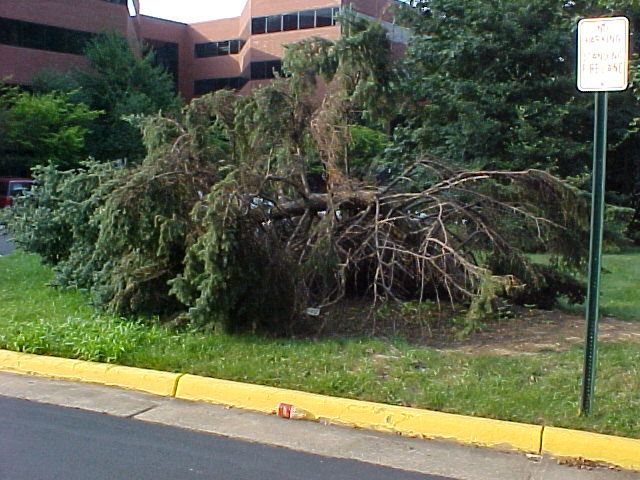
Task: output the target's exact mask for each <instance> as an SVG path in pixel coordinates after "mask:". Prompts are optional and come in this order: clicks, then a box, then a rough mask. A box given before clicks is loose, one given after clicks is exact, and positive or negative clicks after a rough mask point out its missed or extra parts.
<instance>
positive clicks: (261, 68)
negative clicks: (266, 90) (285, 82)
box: [251, 60, 282, 80]
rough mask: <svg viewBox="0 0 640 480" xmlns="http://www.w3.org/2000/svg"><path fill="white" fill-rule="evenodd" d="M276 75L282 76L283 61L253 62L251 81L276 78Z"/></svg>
mask: <svg viewBox="0 0 640 480" xmlns="http://www.w3.org/2000/svg"><path fill="white" fill-rule="evenodd" d="M275 74H282V60H267V61H264V62H251V80H264V79H269V78H274V77H275Z"/></svg>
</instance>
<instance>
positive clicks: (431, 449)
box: [0, 351, 640, 480]
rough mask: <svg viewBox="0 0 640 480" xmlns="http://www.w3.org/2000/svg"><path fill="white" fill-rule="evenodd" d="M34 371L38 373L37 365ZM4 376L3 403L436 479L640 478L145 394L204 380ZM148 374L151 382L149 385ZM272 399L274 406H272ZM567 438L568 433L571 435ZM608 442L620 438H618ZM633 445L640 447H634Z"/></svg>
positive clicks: (1, 360)
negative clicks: (52, 407)
mask: <svg viewBox="0 0 640 480" xmlns="http://www.w3.org/2000/svg"><path fill="white" fill-rule="evenodd" d="M16 356H17V358H19V359H22V363H21V365H22V367H21V368H23V369H24V370H25V371H29V370H31V371H33V368H29V366H28V363H29V361H32V362H35V363H43V362H47V363H49V362H51V363H53V364H56V365H57V366H56V368H57V369H58V370H59V371H61V365H65V366H68V367H71V366H73V367H74V368H72V370H75V372H76V373H75V375H76V376H77V377H78V378H77V379H76V380H78V379H80V377H83V376H85V377H87V372H88V371H90V370H91V369H92V368H102V369H103V370H104V371H110V372H111V373H110V375H116V376H117V377H118V378H121V379H123V380H124V381H125V383H126V381H132V382H137V381H138V380H139V382H140V383H139V385H140V387H141V388H136V390H130V389H122V388H116V387H113V386H106V385H104V384H108V383H113V382H109V381H100V382H99V383H103V385H98V384H93V383H84V382H77V381H67V380H58V379H51V378H43V377H41V376H32V375H25V374H24V372H22V373H8V371H10V370H12V369H13V370H14V372H15V370H16V368H15V366H14V367H13V368H12V367H10V366H8V364H9V360H8V359H10V358H16ZM69 362H73V363H69ZM31 367H33V364H32V365H31ZM83 368H84V369H85V370H84V373H83V371H82V369H83ZM0 370H5V372H3V373H0V395H4V396H9V397H15V398H23V399H27V400H32V401H37V402H43V403H51V404H56V405H60V406H66V407H73V408H81V409H85V410H91V411H97V412H103V413H106V414H110V415H116V416H120V417H131V418H135V419H136V420H140V421H147V422H155V423H161V424H166V425H172V426H176V427H180V428H188V429H194V430H199V431H204V432H209V433H214V434H218V435H225V436H230V437H233V438H238V439H244V440H248V441H252V442H260V443H266V444H270V445H276V446H280V447H284V448H290V449H294V450H299V451H304V452H308V453H314V454H319V455H324V456H330V457H337V458H350V459H356V460H361V461H364V462H369V463H374V464H379V465H385V466H389V467H394V468H401V469H405V470H411V471H416V472H422V473H429V474H432V475H441V476H445V477H451V478H456V479H469V480H482V479H487V480H488V479H492V480H493V479H515V480H519V479H522V480H525V479H527V480H531V479H540V480H543V479H545V480H546V479H563V480H564V479H567V480H573V479H576V480H577V479H584V480H590V479H594V480H599V479H608V480H618V479H620V480H627V479H640V473H638V472H631V471H618V470H613V469H609V468H606V467H602V466H599V467H597V466H595V465H593V464H590V463H588V462H587V463H584V462H583V463H582V464H581V468H578V467H576V466H567V465H566V464H567V463H569V464H570V465H576V464H580V463H581V462H576V461H575V460H569V461H564V462H563V464H559V462H558V461H557V460H556V459H554V458H552V456H551V455H549V454H547V453H543V455H538V454H535V453H533V454H532V453H529V454H527V453H525V451H522V449H520V450H521V451H518V452H513V451H512V452H504V451H501V448H492V449H489V448H477V447H474V446H463V445H460V444H459V443H458V442H452V441H442V440H424V439H419V438H405V437H401V436H397V435H390V434H388V433H382V432H375V431H369V430H362V429H354V428H344V427H339V426H336V425H334V423H335V422H334V421H331V420H328V419H327V418H326V417H325V418H322V419H321V420H320V421H316V422H311V421H297V420H286V419H282V418H279V417H277V416H276V415H265V414H264V413H255V412H251V411H248V410H245V409H239V408H230V407H229V405H228V404H227V406H224V405H214V404H211V403H208V402H203V401H188V400H184V399H181V398H175V397H179V396H180V395H181V394H180V390H179V388H178V389H177V391H170V392H168V393H163V392H154V393H155V394H150V393H144V392H141V391H140V390H146V391H149V390H152V389H155V388H156V387H157V386H158V384H157V382H156V383H154V381H151V380H150V379H152V378H154V373H158V374H160V375H161V376H162V378H166V377H167V376H176V377H178V378H182V379H183V380H184V379H187V380H188V379H189V378H188V377H193V378H192V379H191V381H193V380H194V379H199V378H200V377H194V376H184V375H180V374H167V373H162V372H151V371H148V370H140V369H130V368H127V367H117V366H112V365H110V366H104V365H102V364H91V363H89V362H76V361H71V360H64V359H54V358H51V357H36V356H33V355H26V356H25V354H15V353H12V352H5V351H0ZM42 374H44V375H52V374H51V373H41V375H42ZM135 374H138V375H137V378H138V380H136V375H135ZM145 374H146V378H144V376H145ZM105 375H106V374H105ZM57 376H66V377H67V378H69V376H70V375H69V374H65V373H64V372H62V373H61V374H59V375H57ZM127 378H128V380H127ZM86 380H87V379H85V382H86ZM88 380H89V381H90V382H97V380H96V379H91V378H88ZM209 380H210V381H212V382H220V381H219V380H218V381H216V380H215V379H204V380H203V381H204V383H206V381H209ZM197 383H198V382H196V384H197ZM228 383H229V387H230V390H233V389H234V388H240V387H245V390H244V391H243V392H244V395H245V397H246V395H251V393H248V392H253V394H256V393H258V394H259V393H265V392H270V393H271V394H276V393H282V394H287V393H289V394H293V393H295V394H298V395H308V394H301V393H300V392H290V391H282V390H279V389H267V390H263V389H265V388H267V387H256V386H251V385H243V384H235V383H234V382H228ZM154 385H155V386H154ZM176 385H177V384H176ZM185 385H186V384H185ZM201 385H202V384H200V387H197V385H195V384H194V385H192V387H190V388H192V390H193V391H196V390H198V388H200V393H201V395H202V396H206V394H207V391H206V388H205V389H204V390H203V389H202V388H201ZM223 386H226V385H225V384H222V385H221V384H219V383H216V389H218V390H220V389H221V388H223ZM196 387H197V388H196ZM272 390H273V391H272ZM185 392H187V390H185ZM283 392H284V393H283ZM172 394H173V395H172ZM217 395H221V394H220V392H218V393H217ZM226 395H227V396H228V395H229V392H226ZM315 397H319V396H315ZM298 398H299V397H298ZM319 399H320V400H318V399H314V400H315V401H316V402H317V401H322V400H323V401H324V402H325V403H326V404H330V403H331V401H332V400H333V399H331V398H330V397H319ZM272 400H273V399H272ZM272 400H269V401H270V402H271V403H273V401H272ZM336 400H342V399H336ZM222 403H224V402H222ZM362 403H365V402H362ZM276 406H277V404H274V405H272V406H271V407H270V409H271V410H272V411H273V410H274V409H275V408H276ZM368 406H369V408H370V409H371V410H372V411H371V412H370V413H371V414H375V413H376V412H373V410H375V409H376V408H377V409H379V410H381V411H382V413H383V414H384V415H387V412H388V410H387V409H388V408H390V407H388V406H384V405H377V404H370V405H368ZM325 408H326V405H325ZM378 413H380V412H378ZM405 413H406V412H405ZM431 413H437V412H431ZM360 414H362V412H360ZM452 417H455V416H452ZM467 418H470V417H461V420H460V421H461V422H462V423H461V424H460V425H462V424H463V423H464V421H465V419H467ZM473 420H475V421H477V420H483V419H472V422H473ZM490 422H493V421H490ZM345 423H348V422H345ZM396 423H397V422H396ZM501 423H509V422H501ZM472 425H475V428H479V425H480V424H478V423H472ZM516 425H518V424H516ZM458 427H459V426H458ZM491 427H492V424H487V429H491ZM527 427H531V426H527ZM452 428H456V426H455V425H453V426H452ZM518 428H519V427H518ZM566 432H569V433H570V432H571V431H566ZM481 433H483V432H478V434H481ZM494 433H495V432H494ZM578 433H579V432H578ZM567 435H568V433H567ZM608 438H613V439H615V437H608ZM560 440H563V441H571V437H570V436H564V437H561V438H560ZM507 443H509V442H507ZM631 445H635V444H634V443H632V444H631ZM494 446H495V445H494ZM566 447H570V445H566ZM503 448H509V449H512V448H513V447H512V446H507V445H504V446H503ZM638 452H639V456H638V457H637V458H639V459H640V450H638Z"/></svg>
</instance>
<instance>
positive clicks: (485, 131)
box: [390, 0, 640, 228]
mask: <svg viewBox="0 0 640 480" xmlns="http://www.w3.org/2000/svg"><path fill="white" fill-rule="evenodd" d="M413 4H414V6H415V8H410V9H404V11H405V13H406V16H407V21H408V22H409V23H410V24H411V26H412V28H413V29H414V31H415V32H416V35H415V36H414V37H413V38H412V41H411V44H410V46H409V49H408V52H407V56H406V61H405V62H404V66H403V73H404V76H403V77H402V78H403V82H402V84H401V86H400V88H401V90H402V91H403V92H405V93H406V99H407V101H406V102H405V104H404V105H403V108H402V115H401V117H400V118H401V119H402V121H401V122H400V124H399V126H398V127H397V128H396V130H395V138H396V142H395V144H394V146H393V149H390V152H392V154H394V155H395V154H397V153H402V152H404V151H409V152H415V151H421V152H429V153H433V154H437V155H440V156H442V157H444V158H451V159H453V160H455V161H459V162H462V163H463V164H464V165H467V166H470V167H473V168H506V169H521V168H530V167H533V168H543V169H547V170H549V171H553V172H555V173H557V174H559V175H560V176H562V177H567V176H576V175H582V174H584V173H586V172H588V171H589V170H590V165H591V142H592V137H593V133H592V132H593V95H590V94H587V93H582V92H578V91H577V89H576V83H575V82H576V80H575V76H576V74H575V71H576V70H575V68H576V58H575V52H576V46H575V42H576V37H575V36H576V26H577V21H578V20H579V18H581V17H584V16H598V15H603V14H612V13H615V14H625V15H627V16H629V17H630V19H631V21H632V25H635V26H637V19H638V12H639V10H638V5H637V2H636V3H635V4H634V5H631V4H630V3H629V2H605V1H601V2H580V1H577V2H556V1H553V0H533V1H531V2H515V1H514V2H510V1H504V0H481V1H471V0H462V1H458V0H455V1H454V0H424V1H416V2H413ZM612 9H613V10H612ZM632 39H634V40H633V41H634V51H635V49H637V39H636V36H633V37H632ZM635 68H636V67H635V66H634V71H635ZM634 92H635V87H634V88H632V89H630V90H628V91H626V92H622V93H615V94H612V95H611V96H610V107H609V111H610V114H609V149H610V151H609V153H608V156H609V164H610V166H609V169H608V179H607V180H608V185H609V189H610V190H612V191H616V192H618V193H619V195H610V198H609V199H608V200H609V201H610V202H612V203H616V204H618V205H623V206H634V205H633V201H632V198H634V196H637V194H638V184H637V178H638V175H639V174H638V172H639V171H640V170H639V169H638V167H639V165H638V163H637V162H638V156H637V155H636V154H635V153H633V152H637V147H638V138H639V137H638V134H637V133H636V130H637V129H636V128H635V120H634V119H636V118H638V117H639V115H640V105H639V104H638V102H637V100H636V98H635V97H634ZM585 178H586V177H585ZM583 186H584V187H585V188H587V189H588V182H585V183H584V184H583ZM635 206H636V207H637V205H635ZM623 228H624V227H623Z"/></svg>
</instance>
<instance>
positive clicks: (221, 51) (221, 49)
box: [218, 40, 230, 55]
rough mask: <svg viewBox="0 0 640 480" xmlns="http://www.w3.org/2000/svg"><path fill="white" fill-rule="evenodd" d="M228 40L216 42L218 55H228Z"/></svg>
mask: <svg viewBox="0 0 640 480" xmlns="http://www.w3.org/2000/svg"><path fill="white" fill-rule="evenodd" d="M229 53H230V48H229V40H223V41H222V42H218V55H229Z"/></svg>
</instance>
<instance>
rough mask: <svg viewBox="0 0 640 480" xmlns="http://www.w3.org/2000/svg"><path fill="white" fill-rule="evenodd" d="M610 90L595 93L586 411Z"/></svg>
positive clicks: (594, 341)
mask: <svg viewBox="0 0 640 480" xmlns="http://www.w3.org/2000/svg"><path fill="white" fill-rule="evenodd" d="M607 102H608V92H596V93H595V121H594V129H593V173H592V188H591V195H592V197H591V239H590V243H589V284H588V289H587V314H586V321H587V343H586V347H585V353H584V378H583V382H582V407H581V410H580V411H581V413H582V415H589V413H590V411H591V403H592V402H591V397H592V396H593V389H594V383H595V370H596V362H597V356H598V303H599V296H600V270H601V260H602V229H603V223H604V193H605V168H606V159H607Z"/></svg>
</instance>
